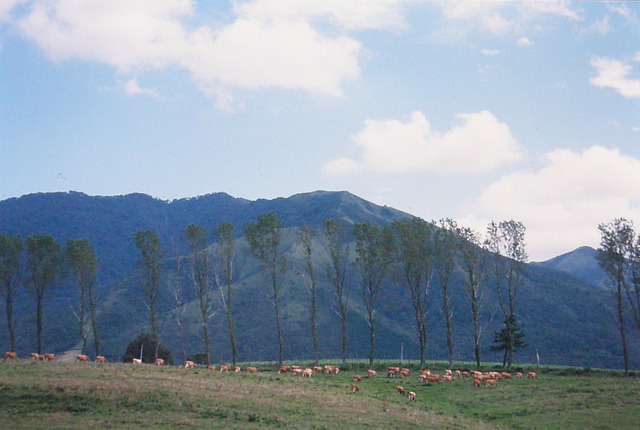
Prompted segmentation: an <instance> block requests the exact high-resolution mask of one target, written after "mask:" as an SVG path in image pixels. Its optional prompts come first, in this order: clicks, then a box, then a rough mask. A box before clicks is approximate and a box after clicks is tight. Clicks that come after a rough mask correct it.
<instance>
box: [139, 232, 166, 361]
mask: <svg viewBox="0 0 640 430" xmlns="http://www.w3.org/2000/svg"><path fill="white" fill-rule="evenodd" d="M134 239H135V243H136V247H137V248H138V251H139V252H140V260H138V270H139V271H140V274H141V287H142V290H143V291H144V294H145V296H146V298H147V302H148V303H147V306H148V309H149V319H150V321H151V331H152V333H153V335H154V336H155V337H156V339H159V337H158V311H157V307H156V301H157V299H158V293H159V292H160V277H161V275H162V258H163V256H164V252H163V251H162V247H161V242H160V238H159V237H158V235H157V234H156V232H155V231H153V230H144V231H138V232H136V233H135V235H134ZM159 345H160V343H159V342H158V347H156V351H155V352H154V360H155V359H156V358H158V348H159Z"/></svg>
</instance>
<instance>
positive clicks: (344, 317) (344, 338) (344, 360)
mask: <svg viewBox="0 0 640 430" xmlns="http://www.w3.org/2000/svg"><path fill="white" fill-rule="evenodd" d="M340 323H341V325H342V367H344V366H346V364H347V313H346V310H343V311H342V315H340Z"/></svg>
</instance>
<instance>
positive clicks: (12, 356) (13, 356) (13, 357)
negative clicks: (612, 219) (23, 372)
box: [4, 352, 18, 360]
mask: <svg viewBox="0 0 640 430" xmlns="http://www.w3.org/2000/svg"><path fill="white" fill-rule="evenodd" d="M4 358H5V360H17V359H18V354H16V353H15V352H5V353H4Z"/></svg>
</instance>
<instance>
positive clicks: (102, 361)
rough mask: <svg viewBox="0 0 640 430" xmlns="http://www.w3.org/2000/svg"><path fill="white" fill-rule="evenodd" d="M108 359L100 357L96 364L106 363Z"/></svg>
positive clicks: (97, 358)
mask: <svg viewBox="0 0 640 430" xmlns="http://www.w3.org/2000/svg"><path fill="white" fill-rule="evenodd" d="M158 360H162V359H161V358H159V359H158ZM106 362H107V359H106V358H105V357H103V356H102V355H98V356H97V357H96V363H106Z"/></svg>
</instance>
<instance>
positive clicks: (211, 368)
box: [207, 366, 216, 372]
mask: <svg viewBox="0 0 640 430" xmlns="http://www.w3.org/2000/svg"><path fill="white" fill-rule="evenodd" d="M207 369H208V370H212V371H214V372H215V370H216V366H207Z"/></svg>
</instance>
